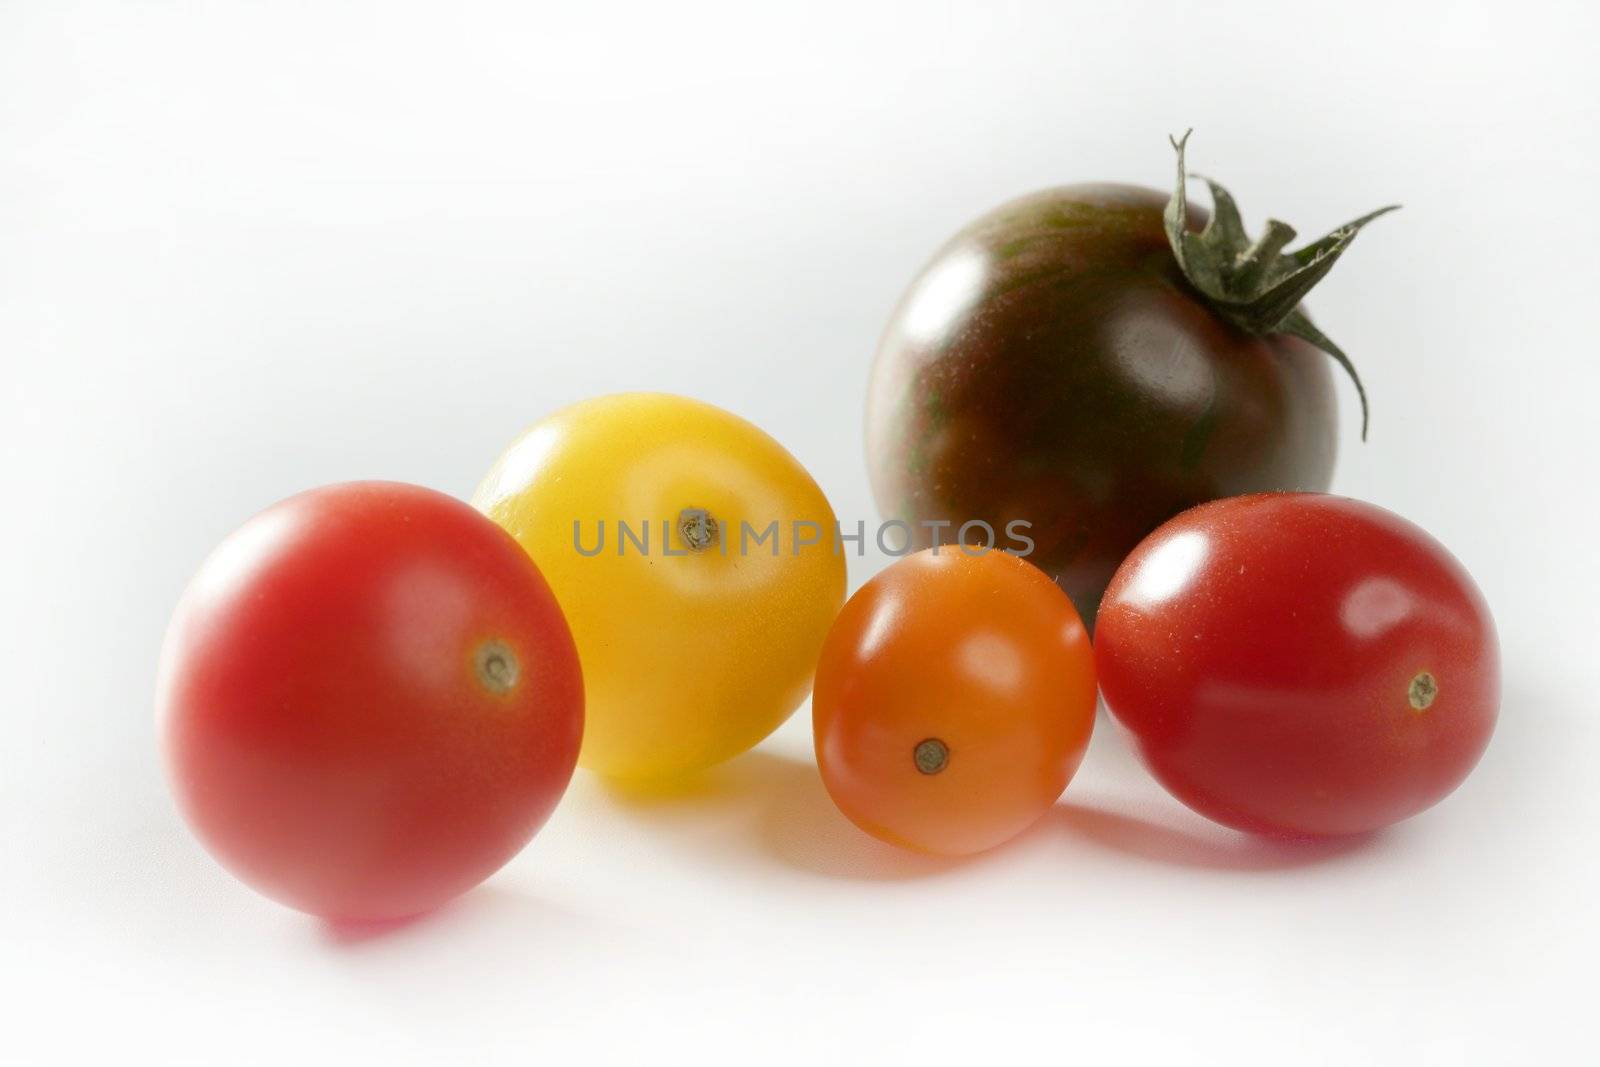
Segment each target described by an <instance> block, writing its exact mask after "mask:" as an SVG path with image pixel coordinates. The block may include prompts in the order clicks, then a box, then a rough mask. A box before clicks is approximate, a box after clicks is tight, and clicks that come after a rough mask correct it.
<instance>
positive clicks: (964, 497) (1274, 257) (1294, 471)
mask: <svg viewBox="0 0 1600 1067" xmlns="http://www.w3.org/2000/svg"><path fill="white" fill-rule="evenodd" d="M1180 168H1181V156H1180ZM1182 185H1183V178H1182V171H1181V169H1180V178H1179V187H1180V189H1181V188H1182ZM1213 196H1214V198H1215V200H1216V211H1215V213H1214V215H1213V220H1214V221H1213V222H1212V224H1210V225H1207V226H1206V227H1205V229H1204V230H1203V231H1201V230H1197V229H1196V226H1195V224H1196V223H1198V222H1202V221H1205V220H1204V218H1203V217H1200V216H1199V213H1198V212H1197V211H1195V210H1194V209H1193V208H1188V209H1187V214H1185V208H1186V207H1187V205H1186V203H1184V202H1183V200H1182V199H1181V198H1180V197H1177V196H1173V197H1170V198H1169V197H1168V196H1167V195H1164V194H1162V193H1158V192H1156V191H1154V190H1151V189H1143V188H1137V187H1134V186H1127V185H1073V186H1066V187H1063V188H1059V189H1051V190H1048V191H1045V192H1041V193H1036V194H1034V195H1032V196H1028V197H1024V198H1022V199H1020V200H1015V201H1012V202H1011V203H1008V204H1005V205H1003V206H1002V207H1000V208H997V209H996V210H994V211H992V212H990V213H989V214H987V215H984V216H983V217H982V218H979V219H978V220H977V221H975V222H973V223H972V224H971V225H969V226H968V227H967V228H966V229H964V230H962V231H961V232H960V233H958V234H957V235H956V236H955V237H954V238H953V239H952V240H950V242H949V243H947V244H946V245H945V246H944V247H943V248H942V249H940V250H939V252H938V253H937V254H936V255H935V256H934V257H933V261H932V262H931V263H929V264H928V265H927V267H925V268H924V269H923V271H922V273H921V274H920V275H919V276H918V277H917V279H916V280H915V281H914V282H913V283H912V285H911V288H910V289H909V291H908V292H907V293H906V294H905V296H904V297H903V298H902V300H901V302H900V304H899V307H898V308H897V309H896V310H895V312H894V315H893V317H892V318H891V320H890V322H889V325H888V328H887V330H886V332H885V334H884V336H883V340H882V342H881V345H880V347H879V350H878V355H877V360H876V362H875V364H874V366H873V370H872V380H871V389H870V394H869V399H868V406H867V449H868V457H869V464H870V469H871V476H872V485H873V490H874V492H875V494H876V497H877V501H878V505H879V508H880V510H881V511H882V512H883V513H884V515H885V517H887V518H890V519H899V520H903V521H905V522H908V523H910V524H912V526H913V537H912V541H913V546H914V547H919V548H920V547H924V546H927V545H929V544H932V543H934V541H935V539H936V537H937V538H938V539H939V540H942V541H944V542H949V541H950V540H951V539H952V537H953V534H952V532H951V531H953V530H955V529H957V528H959V527H960V526H961V525H962V524H963V523H965V522H968V521H972V520H982V521H983V522H986V523H988V524H990V526H991V527H993V528H994V529H995V530H996V531H997V533H999V534H1000V535H1001V536H1002V537H1003V536H1004V531H1005V529H1006V527H1007V524H1008V523H1011V522H1013V521H1016V520H1023V521H1026V522H1028V523H1030V524H1031V528H1028V529H1026V536H1027V537H1029V538H1031V539H1032V541H1033V542H1034V547H1033V550H1032V552H1031V554H1029V559H1030V561H1031V562H1033V563H1035V564H1037V565H1038V566H1040V567H1041V568H1042V569H1043V570H1044V571H1045V572H1046V573H1048V574H1050V575H1051V576H1052V577H1053V578H1055V580H1056V581H1057V583H1058V584H1060V586H1061V587H1062V588H1063V589H1064V590H1066V592H1067V593H1068V594H1069V595H1070V596H1071V597H1072V599H1073V601H1074V603H1075V604H1076V605H1077V608H1078V610H1079V612H1080V613H1081V614H1082V615H1083V616H1084V618H1085V619H1086V620H1089V621H1092V620H1093V618H1094V612H1095V609H1096V607H1097V606H1098V604H1099V601H1100V596H1101V593H1102V592H1103V591H1104V589H1105V586H1106V583H1107V582H1108V581H1109V580H1110V578H1111V574H1112V572H1113V571H1115V570H1116V567H1117V565H1118V564H1119V563H1121V562H1122V560H1123V558H1124V557H1125V556H1126V555H1127V554H1128V552H1129V551H1130V550H1131V549H1132V548H1133V546H1134V545H1136V544H1138V542H1139V540H1140V539H1141V538H1142V537H1144V535H1145V534H1147V533H1149V532H1150V531H1151V530H1153V529H1154V528H1155V527H1156V526H1158V525H1160V524H1161V523H1162V522H1163V521H1165V520H1166V519H1168V518H1170V517H1171V516H1173V515H1175V514H1177V513H1178V512H1180V511H1183V510H1184V509H1186V508H1188V507H1191V506H1193V505H1195V504H1198V503H1201V502H1203V501H1207V500H1211V499H1214V498H1216V497H1223V496H1232V495H1236V494H1241V493H1250V492H1258V491H1263V490H1272V489H1310V490H1322V489H1326V488H1327V487H1328V484H1329V480H1330V478H1331V476H1332V473H1333V464H1334V453H1335V449H1336V445H1337V442H1338V425H1337V420H1336V415H1337V407H1336V404H1335V399H1334V385H1333V377H1332V374H1331V371H1330V368H1329V357H1328V355H1325V354H1324V353H1323V352H1321V351H1318V347H1324V348H1326V349H1328V350H1330V351H1331V352H1333V353H1336V356H1335V358H1337V359H1339V360H1340V361H1341V362H1346V361H1344V359H1343V354H1342V353H1338V352H1337V349H1336V348H1334V347H1333V346H1332V344H1331V342H1327V339H1326V338H1325V337H1322V335H1321V334H1319V333H1317V331H1316V330H1315V328H1314V327H1312V326H1311V325H1310V322H1309V320H1308V319H1306V318H1305V316H1304V313H1303V312H1302V311H1301V310H1300V309H1299V301H1298V299H1297V297H1298V294H1299V293H1301V292H1303V291H1304V290H1305V289H1308V288H1309V287H1310V284H1311V283H1312V282H1314V281H1315V279H1316V278H1318V277H1321V276H1322V275H1323V274H1324V273H1326V270H1327V268H1328V266H1331V262H1332V260H1333V259H1335V258H1337V256H1338V255H1339V253H1340V252H1342V251H1343V248H1344V245H1345V244H1347V243H1348V241H1349V238H1350V237H1352V236H1353V235H1354V232H1355V230H1356V229H1358V228H1359V226H1360V224H1362V223H1364V222H1365V221H1366V220H1365V219H1362V220H1357V222H1356V223H1353V224H1351V226H1348V227H1343V228H1341V229H1340V230H1337V231H1334V233H1333V234H1330V235H1329V237H1328V238H1324V239H1323V240H1322V241H1319V242H1316V243H1315V244H1313V245H1311V246H1308V248H1307V249H1302V250H1301V252H1299V253H1295V254H1293V255H1280V254H1279V253H1280V252H1281V249H1282V247H1283V244H1285V243H1287V240H1288V239H1289V237H1292V236H1293V231H1292V230H1289V229H1288V228H1287V227H1285V226H1283V224H1281V223H1269V230H1268V235H1267V237H1266V238H1264V240H1265V241H1266V244H1265V245H1263V246H1259V247H1258V246H1256V245H1254V244H1252V243H1249V239H1248V238H1247V237H1246V236H1245V235H1244V234H1243V230H1242V227H1240V226H1239V225H1238V215H1237V211H1236V209H1235V208H1234V207H1233V203H1232V200H1231V199H1228V198H1227V193H1226V191H1225V190H1221V189H1220V188H1219V187H1216V186H1213ZM1164 212H1165V213H1166V214H1167V216H1168V217H1167V218H1164ZM1174 234H1176V235H1180V236H1181V235H1184V234H1187V235H1188V236H1187V237H1184V238H1183V241H1184V242H1187V246H1186V250H1187V252H1188V257H1187V260H1186V266H1184V267H1180V264H1179V261H1178V259H1177V257H1176V255H1175V248H1174V246H1175V244H1177V243H1179V242H1178V241H1177V240H1176V238H1175V237H1174ZM1286 234H1287V236H1286ZM1308 252H1309V253H1310V255H1307V253H1308ZM1310 275H1314V277H1310ZM1191 278H1194V279H1196V280H1195V281H1191V280H1190V279H1191ZM1202 289H1206V290H1209V291H1210V293H1211V294H1212V295H1205V294H1204V293H1203V292H1202ZM1358 385H1359V383H1358ZM930 523H950V524H951V526H950V527H949V528H948V529H946V528H943V527H937V528H936V527H934V526H931V525H927V524H930ZM1002 547H1007V546H1006V545H1005V544H1004V543H1002Z"/></svg>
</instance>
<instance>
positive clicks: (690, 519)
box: [678, 508, 721, 552]
mask: <svg viewBox="0 0 1600 1067" xmlns="http://www.w3.org/2000/svg"><path fill="white" fill-rule="evenodd" d="M678 532H679V533H680V534H682V535H683V543H684V544H686V545H688V546H689V549H690V551H693V552H704V551H705V550H706V549H708V548H710V547H711V546H712V545H714V544H716V543H717V537H718V536H719V534H720V533H721V528H720V527H719V526H718V525H717V520H716V519H715V518H714V517H713V516H712V514H711V512H709V511H707V510H706V509H705V508H684V509H683V510H682V511H680V512H678Z"/></svg>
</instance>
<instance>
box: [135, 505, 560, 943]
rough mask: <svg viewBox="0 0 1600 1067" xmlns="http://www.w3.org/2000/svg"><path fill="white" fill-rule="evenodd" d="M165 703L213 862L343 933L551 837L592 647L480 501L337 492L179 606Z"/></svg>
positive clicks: (233, 545)
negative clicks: (544, 834) (474, 504)
mask: <svg viewBox="0 0 1600 1067" xmlns="http://www.w3.org/2000/svg"><path fill="white" fill-rule="evenodd" d="M157 709H158V716H159V725H160V733H161V742H162V748H163V751H164V755H165V757H166V763H167V769H168V773H169V778H170V781H171V785H172V790H173V793H174V795H175V796H176V798H177V801H178V805H179V807H180V809H181V810H182V812H183V814H184V816H185V817H186V819H187V820H188V822H189V824H190V826H191V827H192V828H193V829H194V831H195V833H196V835H197V836H198V837H199V838H200V840H201V842H202V843H203V844H204V845H205V846H206V848H207V849H209V850H210V852H211V853H212V854H213V855H214V856H215V857H216V858H217V859H218V860H219V861H220V862H221V863H222V864H223V865H224V866H225V867H227V868H228V869H229V870H230V871H232V872H233V873H234V874H235V875H237V876H238V877H239V878H240V879H241V880H243V881H244V882H246V883H247V884H249V885H250V886H252V887H253V888H255V889H256V890H258V891H259V892H261V893H263V894H265V895H266V896H268V897H271V898H273V899H274V900H277V901H279V902H281V903H283V904H287V905H289V906H290V907H294V908H298V909H300V910H302V911H307V912H310V913H312V914H315V915H321V916H325V917H328V918H331V919H339V920H381V919H394V918H402V917H406V916H410V915H414V914H417V913H420V912H423V911H427V910H430V909H432V908H434V907H436V906H438V905H439V904H442V903H444V902H445V901H447V900H449V899H450V898H452V897H454V896H456V895H457V894H459V893H462V892H464V891H466V890H467V889H470V888H471V887H473V886H474V885H476V884H478V883H479V882H481V881H482V880H483V879H484V878H486V877H488V876H489V875H490V874H492V873H493V872H494V871H495V870H497V869H498V868H499V867H500V866H501V865H502V864H504V863H505V862H506V861H507V860H509V859H510V858H511V857H512V856H513V855H515V854H516V853H517V851H518V850H520V849H521V848H522V847H523V846H524V845H525V844H527V842H528V841H529V839H531V838H532V837H533V835H534V834H535V833H536V832H537V831H538V829H539V828H540V826H541V825H543V823H544V821H545V819H546V818H547V817H548V816H549V815H550V812H551V811H552V809H553V808H554V807H555V805H556V803H557V801H558V800H559V799H560V798H561V795H562V793H563V791H564V790H565V789H566V786H567V782H568V780H569V779H570V778H571V775H572V770H573V766H574V764H575V761H576V759H577V754H578V745H579V742H580V740H581V738H582V733H583V682H582V677H581V675H580V674H579V667H578V656H577V651H576V649H575V647H574V645H573V642H572V636H571V634H570V633H569V631H568V629H567V624H566V622H565V620H564V619H563V618H562V615H561V611H560V608H559V607H558V606H557V604H556V600H555V598H554V596H552V595H551V592H550V589H549V587H548V586H547V585H546V584H545V581H544V579H543V577H541V576H540V573H539V570H538V568H537V567H536V566H535V565H534V563H533V562H532V561H531V560H530V559H529V558H528V556H527V555H526V553H524V552H523V551H522V549H521V548H519V547H518V546H517V543H516V542H515V541H514V540H512V539H511V538H510V537H509V536H507V535H506V533H505V532H504V531H503V530H501V529H500V528H499V527H497V526H495V525H494V524H493V523H491V522H489V521H488V520H486V519H485V518H483V516H481V515H479V514H478V513H477V512H476V511H474V510H472V508H470V507H468V506H467V505H466V504H464V503H462V502H460V501H458V500H455V499H453V498H451V497H448V496H445V495H444V494H442V493H436V492H433V491H432V490H429V489H423V488H420V487H417V486H411V485H400V484H395V483H385V482H359V483H350V484H344V485H333V486H328V487H326V488H322V489H315V490H312V491H310V492H306V493H301V494H299V495H298V496H294V497H291V498H289V499H288V500H285V501H283V502H282V503H279V504H277V505H276V506H274V507H271V508H269V509H267V510H266V511H264V512H262V513H261V514H259V515H257V516H256V517H255V518H253V519H251V520H250V521H249V522H247V523H245V525H244V526H242V527H240V528H239V529H238V530H237V531H235V532H234V533H233V534H232V535H230V536H229V537H228V538H227V539H226V540H225V541H224V542H223V543H222V544H221V545H220V546H219V547H218V548H217V549H216V551H215V552H213V553H212V554H211V556H210V557H209V558H208V559H207V560H206V561H205V563H204V565H203V566H202V567H201V568H200V571H199V573H198V574H196V575H195V577H194V579H193V581H192V582H191V583H190V585H189V587H188V589H187V590H186V591H185V593H184V595H183V598H182V601H181V602H180V603H179V605H178V608H177V611H176V613H175V614H174V616H173V619H172V623H171V625H170V627H169V629H168V632H167V638H166V643H165V646H164V648H163V650H162V658H161V671H160V685H159V692H158V696H157Z"/></svg>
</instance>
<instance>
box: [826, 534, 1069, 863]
mask: <svg viewBox="0 0 1600 1067" xmlns="http://www.w3.org/2000/svg"><path fill="white" fill-rule="evenodd" d="M974 551H976V550H975V549H971V548H967V547H962V548H957V547H954V546H950V545H946V546H944V547H943V548H940V549H925V550H923V551H921V552H918V553H916V554H914V555H910V556H907V557H905V558H904V559H902V560H900V561H899V562H897V563H895V564H894V565H893V566H891V567H889V568H888V569H887V570H885V571H883V572H882V573H881V574H879V575H878V576H877V577H876V578H874V579H873V580H872V581H870V582H868V583H867V584H866V585H864V586H863V587H862V588H861V589H860V590H858V591H857V592H856V594H855V595H854V596H853V597H851V598H850V601H849V603H847V604H846V605H845V607H844V610H843V611H842V612H840V613H839V618H838V621H837V622H835V623H834V625H833V629H832V631H831V632H830V633H829V634H828V640H827V644H826V645H824V646H823V650H822V660H821V663H820V664H819V665H818V667H817V688H816V693H815V694H814V695H813V697H812V714H813V728H814V732H815V740H816V747H817V763H818V765H819V766H820V768H821V770H822V779H823V781H824V782H825V783H826V785H827V787H828V792H829V794H830V795H832V797H833V799H834V802H835V803H836V804H838V805H839V809H840V810H841V811H843V812H844V814H845V815H846V816H848V817H849V818H850V820H851V821H852V822H854V823H855V824H856V825H857V826H859V827H861V828H862V829H863V830H865V831H867V832H868V833H870V834H872V835H874V836H876V837H879V838H882V839H883V840H885V841H888V842H891V843H893V844H896V845H901V846H903V847H906V848H912V849H917V850H919V851H923V852H932V853H938V854H944V855H964V854H968V853H973V852H980V851H982V850H984V849H987V848H992V847H993V846H995V845H998V844H1000V843H1001V842H1003V841H1007V840H1009V839H1010V838H1012V837H1014V836H1016V835H1017V834H1019V833H1021V832H1022V831H1023V830H1025V829H1027V828H1028V827H1029V826H1030V825H1032V824H1033V823H1034V821H1036V820H1037V819H1038V818H1039V816H1040V815H1042V814H1044V813H1045V812H1046V811H1048V810H1049V809H1050V806H1051V805H1052V804H1054V803H1055V801H1056V798H1057V797H1059V796H1060V795H1061V791H1062V790H1063V789H1065V788H1066V785H1067V782H1068V781H1069V780H1070V779H1071V778H1072V775H1073V773H1074V772H1075V771H1076V770H1077V769H1078V764H1079V762H1081V761H1082V759H1083V753H1084V749H1085V748H1087V747H1088V744H1089V734H1090V731H1091V730H1092V729H1093V727H1094V709H1095V679H1094V659H1093V654H1092V653H1091V651H1090V648H1089V638H1088V635H1087V633H1086V632H1085V630H1084V627H1083V623H1082V622H1081V621H1080V620H1079V618H1078V613H1077V611H1075V610H1074V609H1073V606H1072V602H1071V601H1070V600H1069V599H1067V597H1066V595H1065V594H1064V593H1062V592H1061V590H1060V589H1058V588H1057V587H1056V586H1055V585H1054V584H1053V583H1052V582H1051V581H1050V578H1049V577H1048V576H1047V575H1046V574H1045V573H1044V572H1043V571H1040V570H1039V569H1038V568H1037V567H1034V566H1032V565H1031V564H1029V563H1027V562H1025V561H1024V560H1022V559H1019V558H1018V557H1016V556H1012V555H1008V554H1006V553H1004V552H998V551H992V552H984V553H982V554H971V553H973V552H974Z"/></svg>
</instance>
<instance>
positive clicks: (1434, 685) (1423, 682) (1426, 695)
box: [1406, 671, 1439, 711]
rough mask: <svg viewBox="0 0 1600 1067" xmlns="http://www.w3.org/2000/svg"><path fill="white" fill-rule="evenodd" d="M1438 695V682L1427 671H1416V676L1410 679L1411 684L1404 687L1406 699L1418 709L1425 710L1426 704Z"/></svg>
mask: <svg viewBox="0 0 1600 1067" xmlns="http://www.w3.org/2000/svg"><path fill="white" fill-rule="evenodd" d="M1438 695H1439V683H1438V682H1437V681H1435V680H1434V677H1433V675H1431V674H1429V673H1428V672H1427V671H1419V672H1417V676H1416V677H1415V678H1413V679H1411V685H1410V686H1408V687H1407V688H1406V699H1407V700H1409V701H1410V702H1411V706H1412V707H1413V708H1415V709H1417V710H1418V711H1427V710H1428V705H1429V704H1432V703H1433V699H1434V697H1436V696H1438Z"/></svg>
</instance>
